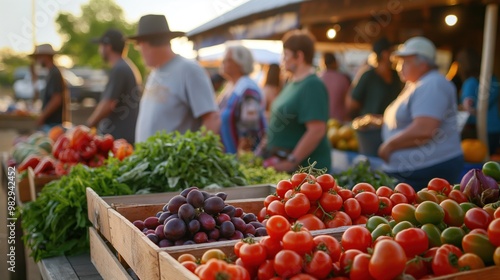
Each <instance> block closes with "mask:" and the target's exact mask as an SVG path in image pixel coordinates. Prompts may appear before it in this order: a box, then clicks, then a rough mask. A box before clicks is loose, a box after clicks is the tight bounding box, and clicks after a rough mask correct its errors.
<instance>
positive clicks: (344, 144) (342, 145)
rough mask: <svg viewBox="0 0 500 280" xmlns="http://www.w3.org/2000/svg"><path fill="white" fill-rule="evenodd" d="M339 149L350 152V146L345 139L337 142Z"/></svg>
mask: <svg viewBox="0 0 500 280" xmlns="http://www.w3.org/2000/svg"><path fill="white" fill-rule="evenodd" d="M336 147H337V149H339V150H349V144H347V141H346V140H345V139H340V140H339V141H338V142H337V146H336Z"/></svg>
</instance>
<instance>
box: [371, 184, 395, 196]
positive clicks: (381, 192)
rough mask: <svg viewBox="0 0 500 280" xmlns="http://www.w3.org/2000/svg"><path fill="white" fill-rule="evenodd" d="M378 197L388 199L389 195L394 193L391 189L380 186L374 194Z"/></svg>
mask: <svg viewBox="0 0 500 280" xmlns="http://www.w3.org/2000/svg"><path fill="white" fill-rule="evenodd" d="M375 193H376V194H377V195H378V196H379V197H387V198H390V197H391V195H392V194H393V193H394V192H393V191H392V189H391V188H389V187H386V186H381V187H379V188H378V189H377V191H376V192H375Z"/></svg>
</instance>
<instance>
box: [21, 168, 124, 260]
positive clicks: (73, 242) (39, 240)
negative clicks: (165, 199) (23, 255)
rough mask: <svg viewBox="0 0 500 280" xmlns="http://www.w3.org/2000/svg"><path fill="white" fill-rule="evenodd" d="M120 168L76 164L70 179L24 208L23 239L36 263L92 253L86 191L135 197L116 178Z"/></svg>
mask: <svg viewBox="0 0 500 280" xmlns="http://www.w3.org/2000/svg"><path fill="white" fill-rule="evenodd" d="M113 160H114V159H110V162H113ZM118 167H119V166H118V165H117V164H116V163H115V164H111V165H109V166H108V167H106V166H102V167H99V168H96V169H91V168H88V167H87V166H84V165H80V164H79V165H76V166H74V167H73V169H72V170H71V172H70V173H69V174H68V176H63V177H61V179H60V180H56V181H52V182H50V183H49V184H47V185H46V186H45V187H44V188H43V189H42V191H41V192H40V196H39V197H38V198H37V200H36V201H33V202H29V203H27V204H25V205H24V207H23V208H22V209H21V216H22V226H23V229H24V231H25V232H26V234H25V236H24V237H23V238H24V241H25V243H26V244H27V245H28V246H29V247H30V248H31V251H32V254H31V255H32V256H33V257H34V259H35V261H39V260H41V259H43V258H48V257H53V256H58V255H72V254H78V253H81V252H85V251H88V250H89V237H88V227H89V226H90V225H91V223H90V221H89V220H88V217H87V199H86V194H85V189H86V188H87V187H91V188H92V189H94V190H95V191H96V193H97V194H99V195H101V196H109V195H125V194H131V193H132V191H131V190H130V188H129V187H128V186H127V185H125V184H123V183H118V182H117V181H116V179H115V174H117V172H118V170H117V169H118Z"/></svg>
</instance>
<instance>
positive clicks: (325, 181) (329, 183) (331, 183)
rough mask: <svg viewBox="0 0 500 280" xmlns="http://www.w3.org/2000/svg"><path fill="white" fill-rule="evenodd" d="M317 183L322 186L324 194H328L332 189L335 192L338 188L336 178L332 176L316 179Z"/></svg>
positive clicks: (327, 175) (325, 175)
mask: <svg viewBox="0 0 500 280" xmlns="http://www.w3.org/2000/svg"><path fill="white" fill-rule="evenodd" d="M316 182H318V184H319V185H320V186H321V188H322V189H323V192H327V191H329V190H331V189H333V190H335V189H336V188H337V182H335V178H333V176H332V175H330V174H323V175H320V176H318V178H316Z"/></svg>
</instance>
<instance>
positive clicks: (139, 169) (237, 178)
mask: <svg viewBox="0 0 500 280" xmlns="http://www.w3.org/2000/svg"><path fill="white" fill-rule="evenodd" d="M117 180H118V181H119V182H122V183H125V184H127V185H129V186H130V187H131V188H132V189H133V190H134V191H137V190H138V189H139V188H141V189H142V191H149V192H166V191H169V192H172V191H179V190H182V189H185V188H188V187H190V186H208V185H212V184H215V185H218V186H220V187H230V186H245V185H247V183H246V180H245V179H244V175H243V173H242V172H241V171H240V168H239V165H238V162H237V160H236V158H235V157H234V155H229V154H226V153H224V152H223V150H222V147H221V144H220V141H219V138H218V136H216V135H214V134H213V133H212V132H210V131H197V132H191V131H188V132H186V133H185V134H183V135H181V134H180V133H179V132H174V133H169V134H166V133H164V132H163V133H161V132H158V133H156V134H155V135H154V136H151V137H150V138H148V140H146V141H145V142H141V143H136V150H135V152H134V154H133V155H132V156H130V157H128V158H126V159H124V160H123V164H122V168H121V169H120V175H119V177H118V178H117Z"/></svg>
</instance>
